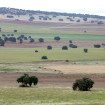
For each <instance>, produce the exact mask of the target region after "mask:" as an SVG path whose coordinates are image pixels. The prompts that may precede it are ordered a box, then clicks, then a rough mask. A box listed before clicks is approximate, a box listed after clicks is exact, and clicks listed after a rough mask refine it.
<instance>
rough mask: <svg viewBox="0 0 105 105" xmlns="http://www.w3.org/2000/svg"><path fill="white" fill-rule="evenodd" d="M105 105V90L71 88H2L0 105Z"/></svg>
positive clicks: (0, 89)
mask: <svg viewBox="0 0 105 105" xmlns="http://www.w3.org/2000/svg"><path fill="white" fill-rule="evenodd" d="M10 104H11V105H47V104H48V105H104V104H105V90H104V89H100V90H92V91H89V92H80V91H72V90H71V89H70V88H56V87H55V88H45V87H44V88H0V105H10Z"/></svg>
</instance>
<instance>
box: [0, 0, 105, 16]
mask: <svg viewBox="0 0 105 105" xmlns="http://www.w3.org/2000/svg"><path fill="white" fill-rule="evenodd" d="M0 7H13V8H20V9H30V10H42V11H56V12H68V13H83V14H98V15H104V16H105V0H0Z"/></svg>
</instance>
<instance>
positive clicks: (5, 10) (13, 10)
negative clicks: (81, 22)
mask: <svg viewBox="0 0 105 105" xmlns="http://www.w3.org/2000/svg"><path fill="white" fill-rule="evenodd" d="M37 13H39V14H45V15H53V16H54V17H56V16H59V15H62V16H70V17H80V18H97V19H105V16H99V15H90V14H76V13H61V12H47V11H40V10H39V11H34V10H23V9H16V8H6V7H1V8H0V14H12V15H26V14H37Z"/></svg>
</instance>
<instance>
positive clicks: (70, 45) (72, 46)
mask: <svg viewBox="0 0 105 105" xmlns="http://www.w3.org/2000/svg"><path fill="white" fill-rule="evenodd" d="M69 47H71V48H77V46H76V45H74V44H69Z"/></svg>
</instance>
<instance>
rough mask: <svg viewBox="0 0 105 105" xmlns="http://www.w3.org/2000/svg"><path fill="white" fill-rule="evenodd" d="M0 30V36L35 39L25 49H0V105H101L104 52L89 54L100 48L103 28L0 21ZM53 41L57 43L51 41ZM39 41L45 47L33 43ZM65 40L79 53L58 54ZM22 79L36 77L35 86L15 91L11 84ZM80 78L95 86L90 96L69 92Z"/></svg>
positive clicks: (103, 103) (104, 94)
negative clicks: (85, 50)
mask: <svg viewBox="0 0 105 105" xmlns="http://www.w3.org/2000/svg"><path fill="white" fill-rule="evenodd" d="M0 28H1V32H0V36H2V34H6V35H8V34H14V35H15V36H16V37H18V36H19V35H21V34H24V35H26V36H32V37H33V38H34V39H35V43H31V44H30V43H28V42H24V43H23V44H19V43H18V42H16V43H11V42H7V43H6V44H5V46H4V47H0V105H10V104H11V105H105V85H104V84H105V70H104V69H105V49H104V48H93V45H94V44H102V43H105V25H96V24H68V23H65V24H64V23H48V22H46V23H44V22H42V23H40V22H36V23H34V24H33V23H19V22H18V23H16V22H3V21H2V22H0ZM14 29H17V30H18V31H17V32H16V33H14V32H13V31H14ZM85 30H86V31H87V32H84V31H85ZM55 36H60V38H61V40H60V41H59V42H56V41H54V37H55ZM39 38H44V39H45V42H43V43H39V42H38V39H39ZM69 40H72V41H73V43H74V44H76V45H78V46H79V48H76V49H73V48H68V50H62V46H63V45H67V46H68V45H69ZM48 45H52V46H54V47H53V49H52V50H48V49H47V46H48ZM84 48H88V53H84V51H83V49H84ZM35 50H38V52H37V53H36V52H35ZM42 56H47V57H48V59H46V60H42V59H41V57H42ZM23 73H29V74H31V75H36V76H38V77H39V84H38V85H37V86H36V87H32V88H19V87H18V84H17V82H16V79H17V77H18V76H20V75H22V74H23ZM84 76H85V77H90V78H92V79H93V80H94V81H95V86H94V88H93V89H92V91H89V92H79V91H72V88H71V87H72V83H73V82H74V80H75V79H78V78H81V77H84Z"/></svg>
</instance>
